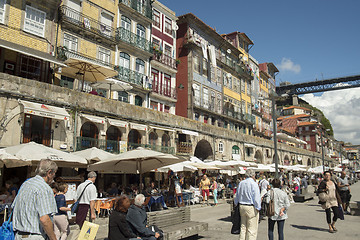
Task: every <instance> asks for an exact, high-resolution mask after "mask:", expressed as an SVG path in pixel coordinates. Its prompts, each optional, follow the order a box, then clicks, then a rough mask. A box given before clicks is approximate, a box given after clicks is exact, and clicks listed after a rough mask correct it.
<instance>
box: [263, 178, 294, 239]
mask: <svg viewBox="0 0 360 240" xmlns="http://www.w3.org/2000/svg"><path fill="white" fill-rule="evenodd" d="M280 184H281V182H280V180H279V179H274V180H273V181H272V186H273V189H271V190H270V191H269V192H268V195H267V199H266V200H267V202H268V203H269V202H270V199H272V200H273V201H274V210H275V214H274V216H271V217H269V219H268V237H269V240H273V239H274V226H275V223H277V224H278V234H279V240H283V239H284V225H285V219H287V218H288V216H287V210H288V208H289V207H290V201H289V198H288V196H287V194H286V193H285V192H284V191H282V190H281V189H280Z"/></svg>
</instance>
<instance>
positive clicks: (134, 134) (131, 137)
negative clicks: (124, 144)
mask: <svg viewBox="0 0 360 240" xmlns="http://www.w3.org/2000/svg"><path fill="white" fill-rule="evenodd" d="M139 146H141V134H140V133H139V131H138V130H135V129H132V130H131V131H130V132H129V134H128V150H132V149H136V148H137V147H139Z"/></svg>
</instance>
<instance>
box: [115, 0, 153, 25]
mask: <svg viewBox="0 0 360 240" xmlns="http://www.w3.org/2000/svg"><path fill="white" fill-rule="evenodd" d="M142 2H143V1H142V0H119V6H121V5H126V6H128V7H130V8H132V9H134V10H135V11H136V12H138V13H140V14H141V15H143V16H145V17H147V18H148V19H150V20H151V21H152V7H151V5H150V4H148V5H145V4H143V3H142ZM149 2H150V1H149Z"/></svg>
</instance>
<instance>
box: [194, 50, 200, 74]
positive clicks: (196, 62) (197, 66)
mask: <svg viewBox="0 0 360 240" xmlns="http://www.w3.org/2000/svg"><path fill="white" fill-rule="evenodd" d="M194 71H195V72H197V73H200V59H199V55H198V54H196V53H194Z"/></svg>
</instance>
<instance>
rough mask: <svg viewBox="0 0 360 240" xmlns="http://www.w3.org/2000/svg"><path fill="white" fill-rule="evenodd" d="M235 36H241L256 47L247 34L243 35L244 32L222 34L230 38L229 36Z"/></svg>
mask: <svg viewBox="0 0 360 240" xmlns="http://www.w3.org/2000/svg"><path fill="white" fill-rule="evenodd" d="M234 34H237V35H241V36H242V37H243V38H244V39H245V40H246V42H247V43H248V44H250V45H254V42H253V41H252V40H251V39H250V38H249V37H248V35H246V33H243V32H238V31H235V32H231V33H226V34H221V36H229V35H234Z"/></svg>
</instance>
